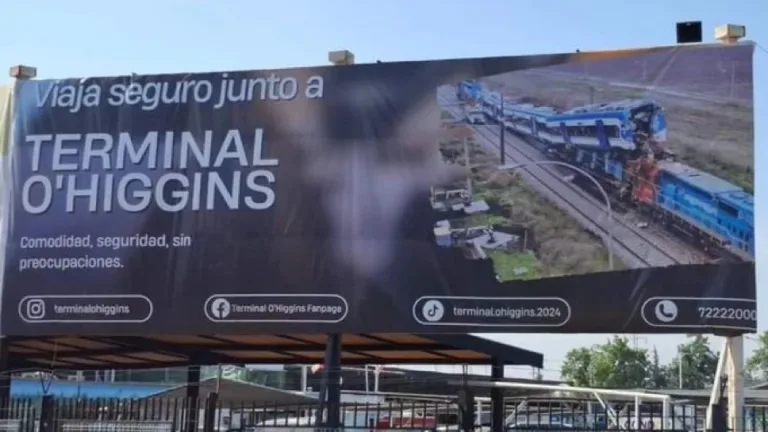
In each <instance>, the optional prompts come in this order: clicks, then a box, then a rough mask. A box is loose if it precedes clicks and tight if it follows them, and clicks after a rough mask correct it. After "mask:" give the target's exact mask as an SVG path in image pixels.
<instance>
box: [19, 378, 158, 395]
mask: <svg viewBox="0 0 768 432" xmlns="http://www.w3.org/2000/svg"><path fill="white" fill-rule="evenodd" d="M168 388H169V386H168V385H161V384H148V383H147V384H144V383H141V384H139V383H135V384H134V383H120V384H115V383H108V382H78V381H66V380H58V379H57V380H50V381H49V380H46V379H44V378H43V379H36V378H13V379H12V380H11V396H12V397H39V396H42V395H44V394H49V395H53V396H57V397H64V398H73V397H84V398H104V399H120V398H143V397H147V396H149V395H152V394H156V393H158V392H162V391H165V390H167V389H168Z"/></svg>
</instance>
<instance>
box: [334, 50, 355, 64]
mask: <svg viewBox="0 0 768 432" xmlns="http://www.w3.org/2000/svg"><path fill="white" fill-rule="evenodd" d="M328 61H329V62H331V63H333V64H334V65H336V66H348V65H352V64H355V55H354V54H352V52H350V51H348V50H339V51H331V52H329V53H328Z"/></svg>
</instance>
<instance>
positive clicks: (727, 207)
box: [717, 202, 739, 217]
mask: <svg viewBox="0 0 768 432" xmlns="http://www.w3.org/2000/svg"><path fill="white" fill-rule="evenodd" d="M717 208H718V209H720V211H722V212H725V214H727V215H729V216H732V217H738V216H739V212H738V211H737V210H736V209H735V208H733V206H730V205H728V204H726V203H724V202H718V203H717Z"/></svg>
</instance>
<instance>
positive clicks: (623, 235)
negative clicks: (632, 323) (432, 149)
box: [441, 97, 699, 268]
mask: <svg viewBox="0 0 768 432" xmlns="http://www.w3.org/2000/svg"><path fill="white" fill-rule="evenodd" d="M441 99H443V100H445V97H441ZM441 105H444V106H443V108H444V109H446V110H448V111H449V112H450V113H451V114H452V115H453V116H454V117H458V118H461V117H462V116H461V114H460V113H456V112H455V110H454V109H452V108H449V107H448V106H445V105H450V103H447V104H442V103H441ZM472 127H473V129H474V131H475V132H476V133H477V134H478V135H479V136H480V137H482V138H483V139H482V142H484V143H485V144H486V146H488V145H490V146H491V147H493V148H495V149H496V151H498V150H499V144H498V140H499V135H500V131H495V130H491V129H489V128H488V127H485V126H472ZM505 139H506V140H508V141H507V142H510V143H512V142H515V143H520V142H525V141H524V140H521V139H520V138H518V137H517V136H514V135H512V134H507V133H506V131H505ZM525 145H526V146H527V147H530V144H528V143H527V142H526V144H525ZM531 148H532V147H531ZM537 153H538V150H537ZM506 155H507V157H508V158H510V159H511V160H512V161H513V162H515V163H534V162H536V161H537V160H539V159H536V158H534V157H532V156H530V155H528V154H526V153H525V152H524V151H522V150H521V149H520V148H519V145H518V146H515V145H510V146H508V147H507V148H506ZM520 171H521V172H523V173H524V176H525V177H527V180H528V183H529V184H530V185H531V186H532V187H534V188H535V189H538V190H540V191H542V192H544V193H545V194H547V195H550V197H551V198H555V199H554V200H553V201H554V202H555V203H556V204H557V205H558V206H559V207H561V208H562V209H563V210H565V211H566V212H568V213H569V214H571V215H572V216H574V217H575V218H576V219H578V220H579V221H580V222H581V223H582V225H583V226H584V227H586V228H588V229H589V230H590V231H592V232H593V233H595V234H596V235H598V236H599V237H601V238H602V239H603V241H604V242H606V243H607V244H610V243H612V244H613V248H614V250H613V252H614V253H616V254H617V255H618V256H619V257H620V258H621V260H622V262H624V263H625V264H626V265H627V266H628V267H631V268H643V267H663V266H668V265H674V264H689V263H696V262H699V260H697V259H695V257H693V256H684V257H680V256H677V254H672V253H670V252H668V251H667V250H666V249H667V248H666V245H663V246H660V245H658V244H655V243H654V242H652V241H651V240H649V239H648V238H647V237H649V236H652V233H648V232H640V231H638V230H637V229H636V228H635V227H633V226H631V225H630V224H628V223H626V222H625V221H623V220H622V219H621V218H618V217H616V216H615V215H614V218H612V220H611V221H607V222H605V223H603V222H602V221H604V220H606V208H605V204H604V203H597V202H596V200H595V198H594V197H592V196H591V195H589V194H587V193H586V192H585V191H583V190H581V189H580V188H578V187H577V186H575V185H573V184H571V183H570V182H566V181H564V180H563V178H562V174H561V173H558V172H557V171H556V170H553V169H550V167H544V166H537V165H532V166H529V167H521V168H520ZM609 240H612V242H611V241H609Z"/></svg>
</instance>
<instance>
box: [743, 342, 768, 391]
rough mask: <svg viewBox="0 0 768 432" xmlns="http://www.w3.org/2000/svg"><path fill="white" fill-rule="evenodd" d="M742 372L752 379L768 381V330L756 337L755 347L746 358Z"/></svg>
mask: <svg viewBox="0 0 768 432" xmlns="http://www.w3.org/2000/svg"><path fill="white" fill-rule="evenodd" d="M744 372H745V375H747V376H748V377H749V378H751V379H752V381H758V382H765V381H768V332H762V333H760V335H759V336H758V337H757V348H755V350H754V351H753V352H752V355H751V356H749V358H748V359H747V362H746V364H745V365H744Z"/></svg>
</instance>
